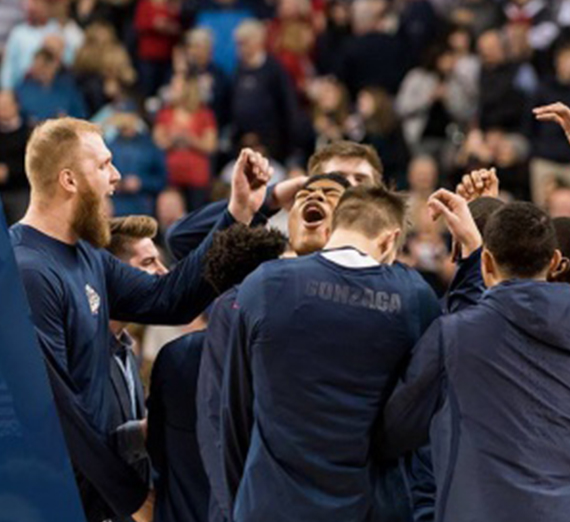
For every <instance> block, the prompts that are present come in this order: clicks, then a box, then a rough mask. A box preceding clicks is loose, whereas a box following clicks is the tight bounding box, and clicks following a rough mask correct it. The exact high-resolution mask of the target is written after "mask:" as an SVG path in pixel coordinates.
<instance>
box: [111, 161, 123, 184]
mask: <svg viewBox="0 0 570 522" xmlns="http://www.w3.org/2000/svg"><path fill="white" fill-rule="evenodd" d="M110 181H111V185H116V184H117V183H119V181H121V173H120V172H119V171H118V170H117V168H116V167H115V165H113V164H112V163H111V179H110Z"/></svg>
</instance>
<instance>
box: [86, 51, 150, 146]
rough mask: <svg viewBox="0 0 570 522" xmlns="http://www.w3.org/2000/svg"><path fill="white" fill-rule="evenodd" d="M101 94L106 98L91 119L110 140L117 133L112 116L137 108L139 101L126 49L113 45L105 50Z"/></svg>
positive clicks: (132, 69)
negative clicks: (104, 102) (104, 103)
mask: <svg viewBox="0 0 570 522" xmlns="http://www.w3.org/2000/svg"><path fill="white" fill-rule="evenodd" d="M102 65H103V94H104V96H105V99H106V100H107V103H106V105H104V106H103V107H102V108H101V109H100V110H99V111H98V112H97V113H96V114H95V115H94V116H93V117H92V118H91V121H93V122H94V123H98V124H100V125H101V126H102V127H103V131H104V133H105V139H106V140H107V141H112V140H113V139H114V138H115V137H116V135H117V132H118V131H117V128H116V126H115V125H114V122H113V117H114V116H115V115H116V114H120V113H123V112H132V111H137V110H138V105H139V101H138V99H137V96H136V92H135V91H134V83H135V80H136V77H137V75H136V72H135V70H134V68H133V66H132V64H131V59H130V58H129V55H128V53H127V50H126V49H125V48H124V47H123V46H122V45H120V44H119V45H115V46H113V47H112V48H111V49H108V50H107V53H106V54H105V57H104V59H103V64H102Z"/></svg>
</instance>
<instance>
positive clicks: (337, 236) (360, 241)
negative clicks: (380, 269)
mask: <svg viewBox="0 0 570 522" xmlns="http://www.w3.org/2000/svg"><path fill="white" fill-rule="evenodd" d="M343 247H352V248H356V249H357V250H360V252H362V253H364V254H368V255H369V256H370V257H372V258H374V259H375V260H376V261H379V262H380V261H381V259H380V257H381V256H380V253H379V252H378V249H377V248H376V246H375V245H374V243H373V242H372V241H370V239H368V238H367V237H365V236H363V235H362V234H360V233H359V232H355V231H353V230H343V229H337V230H335V231H334V232H333V233H332V235H331V237H330V239H329V241H328V243H327V244H326V247H325V248H327V249H333V248H343Z"/></svg>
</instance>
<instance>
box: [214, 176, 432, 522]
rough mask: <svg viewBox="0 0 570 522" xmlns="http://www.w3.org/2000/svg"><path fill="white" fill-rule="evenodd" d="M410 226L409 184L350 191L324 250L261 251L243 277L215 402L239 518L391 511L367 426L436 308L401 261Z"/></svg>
mask: <svg viewBox="0 0 570 522" xmlns="http://www.w3.org/2000/svg"><path fill="white" fill-rule="evenodd" d="M312 204H313V203H311V202H309V203H308V204H307V206H310V205H312ZM404 226H405V203H404V200H403V199H402V197H401V196H398V195H397V194H395V193H393V192H390V191H388V190H386V189H385V188H382V187H372V188H366V187H359V188H354V189H350V190H347V191H346V192H345V193H344V195H343V197H342V199H341V201H340V202H339V204H338V206H337V208H336V211H335V216H334V222H333V227H332V230H333V232H332V235H331V237H330V239H329V241H328V243H327V246H326V249H325V250H324V251H322V252H320V253H316V254H312V255H308V256H304V257H301V258H298V259H291V260H279V261H274V262H270V263H265V264H264V265H262V266H261V267H260V268H259V269H258V270H256V271H255V272H254V273H253V274H252V275H250V276H249V277H248V278H247V279H246V280H245V281H244V283H243V284H242V285H241V287H240V289H239V291H238V295H237V300H236V305H235V306H236V307H237V312H236V317H235V320H234V323H233V325H232V329H231V334H230V341H229V353H228V360H227V362H226V371H225V373H224V382H223V388H222V409H221V415H222V454H223V466H224V472H225V480H226V486H227V489H228V495H229V498H230V502H231V505H232V513H233V520H234V521H235V522H245V521H247V522H258V521H267V520H272V521H275V522H279V521H291V520H295V521H297V522H309V521H310V522H318V521H327V522H335V521H338V522H365V521H372V520H385V518H384V517H383V513H382V512H381V511H380V510H379V509H378V508H377V505H376V502H375V499H374V497H375V487H376V486H375V483H374V482H375V478H376V476H377V474H376V473H375V472H374V469H375V467H376V463H375V462H374V460H373V458H372V440H371V434H372V432H373V428H374V426H375V424H376V421H377V419H378V416H379V414H380V413H381V411H382V408H383V406H384V403H385V401H386V399H387V398H388V396H389V393H390V390H391V389H392V386H393V384H394V383H395V381H396V379H397V377H398V373H399V369H400V367H401V365H402V364H403V363H404V362H405V360H406V358H407V357H408V355H409V353H410V351H411V349H412V348H413V345H414V344H415V342H416V341H417V340H418V339H419V338H420V336H421V335H422V333H423V332H424V331H425V330H426V329H427V328H428V326H429V325H430V323H431V322H432V321H433V320H434V319H435V318H436V317H437V316H438V315H439V314H440V312H441V311H440V306H439V303H438V301H437V298H436V296H435V294H434V293H433V291H432V290H431V288H430V287H429V286H428V285H427V283H426V282H425V281H424V280H423V279H422V278H421V276H420V275H419V274H418V273H417V272H415V271H414V270H412V269H410V268H407V267H406V266H404V265H402V264H400V263H397V262H394V261H395V258H396V253H397V250H398V246H399V238H400V236H401V234H402V233H403V230H404Z"/></svg>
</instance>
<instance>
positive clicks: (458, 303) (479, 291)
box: [445, 248, 485, 314]
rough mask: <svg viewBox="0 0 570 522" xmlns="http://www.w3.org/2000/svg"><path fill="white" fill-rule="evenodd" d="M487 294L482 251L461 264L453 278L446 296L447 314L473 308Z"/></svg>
mask: <svg viewBox="0 0 570 522" xmlns="http://www.w3.org/2000/svg"><path fill="white" fill-rule="evenodd" d="M483 292H485V283H484V282H483V275H482V274H481V249H480V248H479V249H478V250H476V251H475V252H473V253H472V254H471V255H470V256H469V257H468V258H466V259H462V260H461V261H460V262H459V268H458V269H457V272H456V273H455V276H454V277H453V281H452V282H451V285H450V286H449V290H448V291H447V294H446V296H445V309H446V313H448V314H452V313H454V312H459V311H461V310H464V309H465V308H467V307H469V306H473V305H475V304H477V303H478V302H479V299H481V296H482V295H483Z"/></svg>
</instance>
